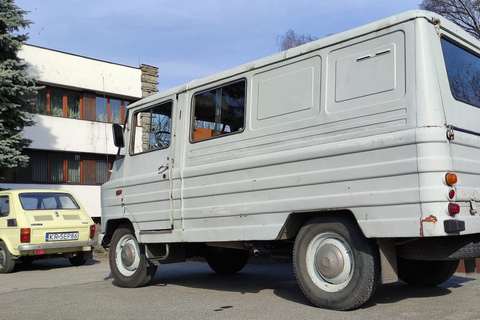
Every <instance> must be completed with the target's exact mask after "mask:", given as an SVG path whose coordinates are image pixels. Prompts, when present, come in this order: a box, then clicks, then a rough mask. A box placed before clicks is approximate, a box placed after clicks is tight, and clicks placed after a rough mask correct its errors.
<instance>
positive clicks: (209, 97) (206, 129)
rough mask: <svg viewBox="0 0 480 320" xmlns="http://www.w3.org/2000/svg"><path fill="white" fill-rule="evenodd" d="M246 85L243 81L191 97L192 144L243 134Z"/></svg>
mask: <svg viewBox="0 0 480 320" xmlns="http://www.w3.org/2000/svg"><path fill="white" fill-rule="evenodd" d="M245 84H246V81H244V80H242V81H239V82H235V83H232V84H229V85H226V86H222V87H218V88H215V89H212V90H209V91H205V92H202V93H198V94H196V95H194V97H193V112H192V113H193V115H194V117H193V119H192V126H191V128H192V129H191V136H190V138H191V141H200V140H204V139H209V138H212V137H217V136H221V135H226V134H231V133H235V132H241V131H243V128H244V126H245V124H244V123H245Z"/></svg>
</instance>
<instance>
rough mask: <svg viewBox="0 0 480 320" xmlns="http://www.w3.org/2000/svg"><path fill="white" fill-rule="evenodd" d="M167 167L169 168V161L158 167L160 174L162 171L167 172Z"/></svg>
mask: <svg viewBox="0 0 480 320" xmlns="http://www.w3.org/2000/svg"><path fill="white" fill-rule="evenodd" d="M167 169H168V163H167V164H163V165H161V166H160V167H159V168H158V174H161V173H163V172H165V171H166V170H167Z"/></svg>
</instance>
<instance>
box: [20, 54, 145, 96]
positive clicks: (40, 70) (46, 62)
mask: <svg viewBox="0 0 480 320" xmlns="http://www.w3.org/2000/svg"><path fill="white" fill-rule="evenodd" d="M18 56H19V57H20V58H21V59H24V60H25V61H26V62H27V63H28V64H29V65H30V67H29V69H28V73H29V76H31V77H33V78H34V79H35V80H36V81H38V82H41V83H46V84H52V85H57V86H63V87H70V88H77V89H85V90H91V91H95V92H100V93H103V92H105V93H106V94H111V95H119V96H121V97H132V98H141V97H142V89H141V76H142V71H141V70H140V69H139V68H133V67H129V66H124V65H119V64H114V63H109V62H105V61H99V60H95V59H90V58H85V57H81V56H77V55H73V54H69V53H65V52H59V51H55V50H50V49H45V48H40V47H35V46H30V45H23V47H22V49H21V50H20V51H19V52H18Z"/></svg>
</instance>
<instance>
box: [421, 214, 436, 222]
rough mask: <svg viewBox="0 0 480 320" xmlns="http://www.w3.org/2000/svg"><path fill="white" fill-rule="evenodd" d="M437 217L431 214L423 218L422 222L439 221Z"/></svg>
mask: <svg viewBox="0 0 480 320" xmlns="http://www.w3.org/2000/svg"><path fill="white" fill-rule="evenodd" d="M437 221H438V220H437V217H435V216H433V215H430V216H428V217H426V218H425V219H423V220H422V222H433V223H435V222H437Z"/></svg>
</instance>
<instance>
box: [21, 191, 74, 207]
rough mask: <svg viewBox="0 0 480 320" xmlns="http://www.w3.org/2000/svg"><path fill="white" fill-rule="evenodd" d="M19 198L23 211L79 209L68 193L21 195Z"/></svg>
mask: <svg viewBox="0 0 480 320" xmlns="http://www.w3.org/2000/svg"><path fill="white" fill-rule="evenodd" d="M19 198H20V202H21V203H22V207H23V209H24V210H52V209H55V210H59V209H69V210H71V209H80V206H79V205H78V204H77V202H76V201H75V199H73V197H72V196H71V195H69V194H68V193H21V194H20V195H19Z"/></svg>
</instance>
